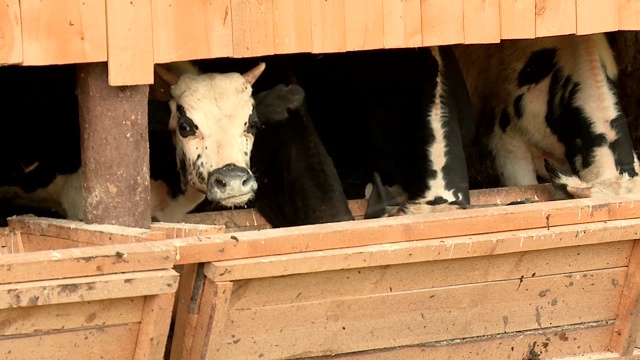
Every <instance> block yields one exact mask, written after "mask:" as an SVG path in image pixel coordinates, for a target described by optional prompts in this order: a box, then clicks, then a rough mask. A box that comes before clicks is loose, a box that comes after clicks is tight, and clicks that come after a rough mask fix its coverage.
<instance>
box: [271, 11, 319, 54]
mask: <svg viewBox="0 0 640 360" xmlns="http://www.w3.org/2000/svg"><path fill="white" fill-rule="evenodd" d="M273 42H274V44H273V45H274V50H275V53H276V54H289V53H296V52H311V50H313V44H312V41H311V0H296V1H290V0H273Z"/></svg>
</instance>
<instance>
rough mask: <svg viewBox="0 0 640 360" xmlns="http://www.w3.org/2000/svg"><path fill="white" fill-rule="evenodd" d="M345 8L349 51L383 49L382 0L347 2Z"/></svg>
mask: <svg viewBox="0 0 640 360" xmlns="http://www.w3.org/2000/svg"><path fill="white" fill-rule="evenodd" d="M344 6H345V9H344V18H345V22H346V27H345V32H346V33H345V36H346V49H347V51H353V50H370V49H380V48H383V47H384V12H383V9H382V0H347V1H345V2H344Z"/></svg>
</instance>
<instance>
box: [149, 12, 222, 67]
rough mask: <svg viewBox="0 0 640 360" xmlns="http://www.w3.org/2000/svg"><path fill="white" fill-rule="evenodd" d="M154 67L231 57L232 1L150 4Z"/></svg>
mask: <svg viewBox="0 0 640 360" xmlns="http://www.w3.org/2000/svg"><path fill="white" fill-rule="evenodd" d="M152 21H153V56H154V61H155V63H167V62H172V61H184V60H193V59H203V58H215V57H225V56H231V55H233V40H232V35H233V34H232V28H231V1H230V0H210V1H188V2H187V1H174V0H153V1H152Z"/></svg>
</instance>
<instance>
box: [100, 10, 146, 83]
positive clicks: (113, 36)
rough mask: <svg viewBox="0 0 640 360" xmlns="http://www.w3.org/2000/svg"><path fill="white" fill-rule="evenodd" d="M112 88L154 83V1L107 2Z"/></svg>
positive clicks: (108, 49) (108, 47) (110, 81)
mask: <svg viewBox="0 0 640 360" xmlns="http://www.w3.org/2000/svg"><path fill="white" fill-rule="evenodd" d="M106 14H107V56H108V64H109V85H111V86H121V85H144V84H153V31H152V28H151V0H106Z"/></svg>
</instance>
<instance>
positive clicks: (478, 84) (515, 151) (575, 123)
mask: <svg viewBox="0 0 640 360" xmlns="http://www.w3.org/2000/svg"><path fill="white" fill-rule="evenodd" d="M456 54H457V56H458V59H459V61H460V65H461V67H462V70H463V73H464V76H465V78H466V81H467V85H468V88H469V92H470V93H471V98H472V104H473V106H472V107H473V109H474V117H475V118H476V120H477V121H478V122H479V123H482V126H479V127H478V131H479V134H480V137H481V138H483V139H484V140H485V141H486V143H485V145H486V147H487V148H488V149H489V150H490V152H491V155H492V156H493V157H494V160H495V166H496V169H497V170H498V172H499V176H500V179H501V181H502V183H503V185H507V186H513V185H530V184H536V183H538V180H537V176H539V177H541V178H546V179H549V178H550V180H552V181H553V182H561V184H559V185H560V186H563V187H564V188H565V189H566V190H568V192H569V193H571V194H572V195H574V196H579V197H585V196H595V195H598V194H605V193H607V191H601V190H598V189H605V188H608V189H610V190H611V191H608V192H610V193H632V192H638V191H640V177H637V176H636V175H637V174H638V171H639V170H640V169H639V166H638V165H639V164H638V159H637V156H636V154H635V153H634V151H633V146H632V143H631V138H630V135H629V130H628V127H627V122H626V119H625V117H624V115H623V114H622V113H621V111H620V108H619V105H618V98H617V93H616V79H617V68H616V64H615V61H614V58H613V54H612V52H611V49H610V47H609V45H608V43H607V40H606V38H605V36H604V35H602V34H596V35H589V36H560V37H547V38H539V39H530V40H514V41H503V42H502V43H500V44H492V45H465V46H460V47H457V48H456ZM562 174H568V175H564V176H562ZM592 188H593V189H595V190H596V191H593V192H592V191H591V189H592ZM614 189H617V190H614Z"/></svg>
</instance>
